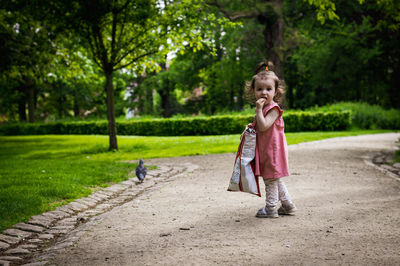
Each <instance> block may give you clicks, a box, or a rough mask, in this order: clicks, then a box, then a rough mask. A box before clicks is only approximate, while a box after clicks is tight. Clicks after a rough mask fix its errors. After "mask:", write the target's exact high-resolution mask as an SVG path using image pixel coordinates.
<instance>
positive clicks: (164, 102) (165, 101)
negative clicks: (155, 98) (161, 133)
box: [160, 83, 171, 117]
mask: <svg viewBox="0 0 400 266" xmlns="http://www.w3.org/2000/svg"><path fill="white" fill-rule="evenodd" d="M169 94H170V93H169V84H168V83H167V85H166V86H165V87H164V88H163V89H162V90H161V91H160V96H161V108H162V110H163V113H162V115H163V117H170V116H171V110H170V95H169Z"/></svg>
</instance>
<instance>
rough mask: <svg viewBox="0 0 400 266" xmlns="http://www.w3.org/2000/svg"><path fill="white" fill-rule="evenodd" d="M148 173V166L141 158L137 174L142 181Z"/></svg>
mask: <svg viewBox="0 0 400 266" xmlns="http://www.w3.org/2000/svg"><path fill="white" fill-rule="evenodd" d="M146 174H147V168H146V167H144V165H143V160H142V159H140V160H139V165H138V167H136V176H137V178H138V179H139V181H140V183H142V182H143V180H144V178H145V177H146Z"/></svg>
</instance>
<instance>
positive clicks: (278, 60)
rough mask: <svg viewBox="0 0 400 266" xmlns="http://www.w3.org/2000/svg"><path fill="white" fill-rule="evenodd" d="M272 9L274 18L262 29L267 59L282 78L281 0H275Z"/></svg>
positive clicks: (282, 28)
mask: <svg viewBox="0 0 400 266" xmlns="http://www.w3.org/2000/svg"><path fill="white" fill-rule="evenodd" d="M274 10H275V14H276V19H275V20H274V21H273V22H272V23H266V25H265V29H264V31H263V34H264V40H265V46H266V48H267V56H268V60H269V61H271V62H272V63H273V64H274V72H275V73H276V75H277V76H278V77H279V79H284V75H283V56H282V52H281V51H280V49H281V47H282V45H283V31H284V24H283V19H282V1H281V0H277V1H275V5H274Z"/></svg>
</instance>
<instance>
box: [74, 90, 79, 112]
mask: <svg viewBox="0 0 400 266" xmlns="http://www.w3.org/2000/svg"><path fill="white" fill-rule="evenodd" d="M74 116H75V117H78V116H79V105H78V97H77V96H76V95H74Z"/></svg>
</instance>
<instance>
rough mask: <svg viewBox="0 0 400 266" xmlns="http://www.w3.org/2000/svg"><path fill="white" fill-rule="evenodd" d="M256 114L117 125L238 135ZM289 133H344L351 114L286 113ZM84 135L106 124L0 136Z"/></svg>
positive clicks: (60, 125) (159, 132) (142, 130)
mask: <svg viewBox="0 0 400 266" xmlns="http://www.w3.org/2000/svg"><path fill="white" fill-rule="evenodd" d="M253 118H254V115H237V116H232V115H230V116H228V115H226V116H210V117H188V118H169V119H145V120H137V121H135V120H133V121H120V122H117V132H118V135H139V136H195V135H224V134H239V133H241V132H242V131H243V129H244V128H245V126H246V125H247V124H248V123H251V122H252V121H253ZM283 118H284V120H285V131H286V132H297V131H333V130H344V129H346V128H347V127H348V126H349V125H350V113H349V112H285V113H284V114H283ZM44 134H81V135H90V134H96V135H107V134H108V123H107V121H90V122H54V123H41V124H39V123H38V124H22V123H21V124H6V125H2V126H0V135H44Z"/></svg>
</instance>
